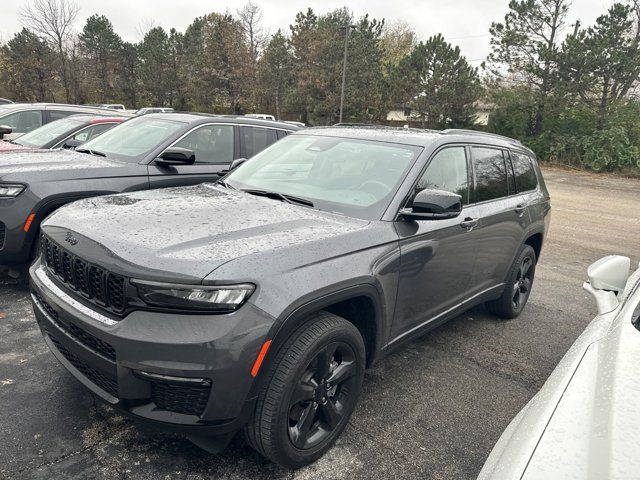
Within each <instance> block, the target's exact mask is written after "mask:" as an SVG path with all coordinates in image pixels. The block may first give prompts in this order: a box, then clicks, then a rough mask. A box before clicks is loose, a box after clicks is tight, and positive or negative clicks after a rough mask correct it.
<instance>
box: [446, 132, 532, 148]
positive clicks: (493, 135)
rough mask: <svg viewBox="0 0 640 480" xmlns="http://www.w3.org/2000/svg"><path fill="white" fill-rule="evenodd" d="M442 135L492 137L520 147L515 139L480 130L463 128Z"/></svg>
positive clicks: (519, 143) (518, 141)
mask: <svg viewBox="0 0 640 480" xmlns="http://www.w3.org/2000/svg"><path fill="white" fill-rule="evenodd" d="M442 133H444V134H445V135H477V136H480V137H493V138H496V139H500V140H504V141H506V142H509V143H514V144H516V145H522V143H521V142H520V140H516V139H515V138H511V137H505V136H504V135H498V134H497V133H489V132H483V131H481V130H469V129H465V128H448V129H447V130H442Z"/></svg>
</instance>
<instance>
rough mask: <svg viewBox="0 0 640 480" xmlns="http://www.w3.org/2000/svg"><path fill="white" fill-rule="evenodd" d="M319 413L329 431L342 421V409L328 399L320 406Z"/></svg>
mask: <svg viewBox="0 0 640 480" xmlns="http://www.w3.org/2000/svg"><path fill="white" fill-rule="evenodd" d="M320 412H321V413H322V416H323V417H324V421H325V422H327V425H329V428H330V429H332V430H333V429H334V428H336V427H337V426H338V423H340V420H341V419H342V408H341V407H340V405H339V404H338V403H337V402H335V401H334V400H333V399H331V398H328V399H327V401H326V402H325V403H323V404H320Z"/></svg>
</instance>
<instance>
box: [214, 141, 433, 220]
mask: <svg viewBox="0 0 640 480" xmlns="http://www.w3.org/2000/svg"><path fill="white" fill-rule="evenodd" d="M421 151H422V148H421V147H417V146H412V145H401V144H397V143H383V142H377V141H367V140H359V139H352V138H336V137H323V136H311V135H309V136H305V135H292V136H289V137H287V138H284V139H282V140H280V141H278V142H276V143H274V144H273V145H272V146H271V147H269V148H267V149H266V150H263V151H262V152H260V153H258V154H257V155H256V156H254V157H252V158H251V160H250V161H248V162H246V163H244V164H243V165H241V166H240V167H238V169H237V170H235V171H233V172H232V173H231V174H230V175H229V176H228V177H226V179H225V182H226V183H227V184H229V185H230V186H232V187H233V188H237V189H241V190H260V191H263V192H271V193H278V194H281V195H288V196H292V197H297V198H302V199H306V200H310V201H311V202H313V204H314V206H315V207H316V208H319V209H321V210H325V211H330V212H338V213H342V214H344V215H349V216H353V217H356V218H363V219H366V220H379V219H380V217H381V216H382V214H383V213H384V211H385V209H386V207H387V205H388V203H389V201H390V199H391V196H392V195H393V193H394V192H395V191H396V188H397V187H398V185H399V184H400V182H401V180H402V179H403V178H404V176H405V174H406V172H407V170H408V169H409V168H410V166H411V165H412V164H413V162H414V161H415V159H416V158H417V157H418V155H419V154H420V152H421Z"/></svg>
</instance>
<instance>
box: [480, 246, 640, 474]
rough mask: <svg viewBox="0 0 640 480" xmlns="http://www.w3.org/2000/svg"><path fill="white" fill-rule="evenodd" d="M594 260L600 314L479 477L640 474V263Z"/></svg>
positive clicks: (591, 288)
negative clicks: (632, 268)
mask: <svg viewBox="0 0 640 480" xmlns="http://www.w3.org/2000/svg"><path fill="white" fill-rule="evenodd" d="M629 270H630V260H629V258H627V257H621V256H609V257H604V258H602V259H600V260H598V261H597V262H595V263H594V264H593V265H591V266H590V267H589V270H588V277H589V281H588V283H585V284H584V288H585V289H586V290H587V291H588V292H589V293H590V294H591V295H592V296H593V297H594V298H595V300H596V304H597V306H598V315H597V316H596V317H595V318H594V319H593V321H592V322H591V323H590V324H589V325H588V326H587V328H586V329H585V330H584V332H583V333H582V335H580V337H578V339H577V340H576V341H575V343H574V344H573V346H572V347H571V348H570V349H569V351H568V352H567V354H566V355H565V356H564V358H563V359H562V360H561V361H560V363H559V364H558V366H557V367H556V369H555V370H554V371H553V372H552V373H551V376H550V377H549V379H548V380H547V381H546V383H545V384H544V385H543V387H542V388H541V389H540V392H538V394H537V395H536V396H535V397H533V398H532V399H531V401H530V402H529V403H528V404H527V405H526V406H525V407H524V408H523V409H522V410H521V411H520V413H518V415H516V417H515V418H514V419H513V420H512V421H511V423H510V424H509V426H508V427H507V429H506V430H505V431H504V433H503V434H502V436H501V437H500V439H499V440H498V443H496V445H495V447H494V448H493V450H492V451H491V454H490V455H489V458H488V459H487V461H486V463H485V464H484V467H483V468H482V471H481V472H480V476H479V477H478V479H479V480H502V479H504V480H511V479H513V478H519V479H523V480H534V479H535V480H546V479H548V478H585V479H587V478H589V479H601V478H602V479H604V478H607V479H617V478H620V479H622V478H624V479H627V478H628V479H631V478H639V475H640V457H639V456H638V446H639V445H640V414H638V412H640V398H639V395H638V393H639V392H640V372H639V371H638V358H640V331H639V330H640V268H638V269H637V270H636V271H635V273H634V274H633V275H631V276H630V277H629Z"/></svg>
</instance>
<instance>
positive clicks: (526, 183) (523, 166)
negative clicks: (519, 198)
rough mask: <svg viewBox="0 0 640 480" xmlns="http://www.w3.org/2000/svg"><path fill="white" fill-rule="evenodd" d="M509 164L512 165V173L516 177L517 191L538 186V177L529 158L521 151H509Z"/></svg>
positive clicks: (524, 190)
mask: <svg viewBox="0 0 640 480" xmlns="http://www.w3.org/2000/svg"><path fill="white" fill-rule="evenodd" d="M511 164H512V165H513V174H514V175H515V177H516V188H517V189H518V192H526V191H529V190H535V189H536V187H537V186H538V179H537V177H536V172H535V170H534V169H533V164H532V163H531V159H530V158H529V157H528V156H527V155H523V154H522V153H514V152H511Z"/></svg>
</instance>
